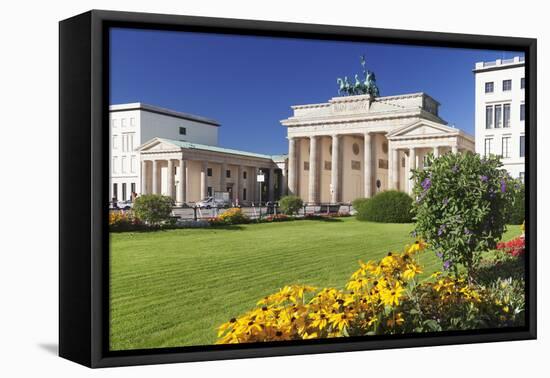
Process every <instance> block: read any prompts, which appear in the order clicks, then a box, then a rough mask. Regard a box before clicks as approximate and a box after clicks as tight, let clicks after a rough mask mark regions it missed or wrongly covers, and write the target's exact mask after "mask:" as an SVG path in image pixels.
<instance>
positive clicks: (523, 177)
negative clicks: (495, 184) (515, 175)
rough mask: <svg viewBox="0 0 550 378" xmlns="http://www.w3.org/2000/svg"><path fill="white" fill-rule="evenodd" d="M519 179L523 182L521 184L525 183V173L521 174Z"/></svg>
mask: <svg viewBox="0 0 550 378" xmlns="http://www.w3.org/2000/svg"><path fill="white" fill-rule="evenodd" d="M519 179H520V180H521V182H525V172H520V173H519Z"/></svg>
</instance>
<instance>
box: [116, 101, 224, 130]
mask: <svg viewBox="0 0 550 378" xmlns="http://www.w3.org/2000/svg"><path fill="white" fill-rule="evenodd" d="M129 110H143V111H146V112H150V113H156V114H162V115H166V116H170V117H175V118H181V119H186V120H190V121H195V122H200V123H206V124H208V125H212V126H220V123H219V122H218V121H216V120H213V119H211V118H206V117H202V116H199V115H195V114H190V113H184V112H178V111H175V110H171V109H166V108H161V107H159V106H154V105H149V104H144V103H142V102H133V103H127V104H116V105H111V106H109V112H111V113H113V112H123V111H129Z"/></svg>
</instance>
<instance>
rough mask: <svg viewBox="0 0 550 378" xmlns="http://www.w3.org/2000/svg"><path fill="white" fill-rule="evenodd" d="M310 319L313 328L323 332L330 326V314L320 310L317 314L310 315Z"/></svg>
mask: <svg viewBox="0 0 550 378" xmlns="http://www.w3.org/2000/svg"><path fill="white" fill-rule="evenodd" d="M309 317H310V319H312V322H311V326H312V327H315V328H318V329H319V330H323V329H325V328H326V327H327V325H328V319H329V317H330V314H328V313H327V312H326V311H324V310H319V311H317V312H314V313H311V314H309Z"/></svg>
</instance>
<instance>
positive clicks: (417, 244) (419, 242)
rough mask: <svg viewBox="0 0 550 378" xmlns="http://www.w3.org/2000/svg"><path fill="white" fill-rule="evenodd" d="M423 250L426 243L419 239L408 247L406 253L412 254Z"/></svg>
mask: <svg viewBox="0 0 550 378" xmlns="http://www.w3.org/2000/svg"><path fill="white" fill-rule="evenodd" d="M425 248H426V243H425V242H424V241H423V240H422V239H419V240H417V241H416V242H415V243H414V244H412V245H411V246H409V248H408V249H407V252H408V253H410V254H414V253H417V252H420V251H422V250H424V249H425Z"/></svg>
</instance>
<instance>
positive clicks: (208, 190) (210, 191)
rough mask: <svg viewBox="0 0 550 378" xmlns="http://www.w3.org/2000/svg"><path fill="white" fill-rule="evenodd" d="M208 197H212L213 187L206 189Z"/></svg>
mask: <svg viewBox="0 0 550 378" xmlns="http://www.w3.org/2000/svg"><path fill="white" fill-rule="evenodd" d="M206 195H207V196H208V197H212V187H211V186H209V187H208V188H206Z"/></svg>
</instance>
